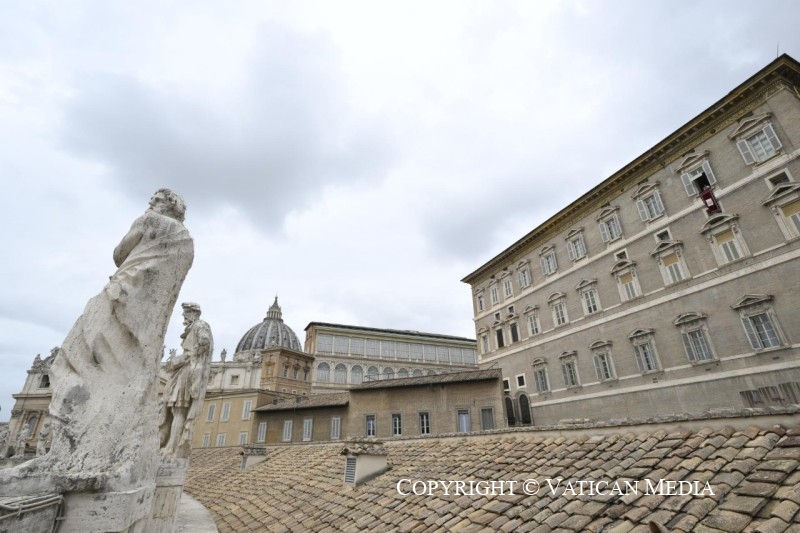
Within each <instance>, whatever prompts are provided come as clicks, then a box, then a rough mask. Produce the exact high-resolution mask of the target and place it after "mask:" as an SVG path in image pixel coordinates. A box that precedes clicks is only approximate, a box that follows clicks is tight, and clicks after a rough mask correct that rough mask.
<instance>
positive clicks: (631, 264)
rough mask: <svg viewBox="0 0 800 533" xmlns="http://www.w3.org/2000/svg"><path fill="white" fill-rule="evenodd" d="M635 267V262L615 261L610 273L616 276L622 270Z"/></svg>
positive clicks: (626, 260)
mask: <svg viewBox="0 0 800 533" xmlns="http://www.w3.org/2000/svg"><path fill="white" fill-rule="evenodd" d="M635 266H636V261H630V260H628V259H623V260H622V261H617V262H616V263H614V266H613V267H611V273H612V274H616V273H617V272H620V271H622V270H625V269H626V268H627V269H631V268H633V267H635Z"/></svg>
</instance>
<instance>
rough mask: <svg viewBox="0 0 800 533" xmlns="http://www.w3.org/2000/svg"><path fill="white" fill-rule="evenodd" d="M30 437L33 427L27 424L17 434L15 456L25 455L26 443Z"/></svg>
mask: <svg viewBox="0 0 800 533" xmlns="http://www.w3.org/2000/svg"><path fill="white" fill-rule="evenodd" d="M29 438H31V428H30V426H28V425H27V424H25V425H24V426H22V429H20V430H19V433H18V434H17V445H16V447H15V448H14V457H17V458H22V457H25V445H26V444H27V442H28V439H29Z"/></svg>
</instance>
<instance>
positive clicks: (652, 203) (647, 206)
mask: <svg viewBox="0 0 800 533" xmlns="http://www.w3.org/2000/svg"><path fill="white" fill-rule="evenodd" d="M636 207H637V208H638V209H639V217H640V218H641V219H642V221H644V222H647V221H650V220H653V219H655V218H658V217H660V216H661V214H662V213H663V212H664V204H663V202H661V195H660V194H659V193H658V191H653V193H652V194H650V195H649V196H645V197H644V198H642V199H641V200H639V201H637V202H636Z"/></svg>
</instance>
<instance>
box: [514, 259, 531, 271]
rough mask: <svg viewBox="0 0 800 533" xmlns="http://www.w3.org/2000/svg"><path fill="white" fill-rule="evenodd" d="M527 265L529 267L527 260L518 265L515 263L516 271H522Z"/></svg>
mask: <svg viewBox="0 0 800 533" xmlns="http://www.w3.org/2000/svg"><path fill="white" fill-rule="evenodd" d="M528 265H530V261H528V260H527V259H525V260H522V261H520V262H519V263H517V270H522V269H523V268H525V267H526V266H528Z"/></svg>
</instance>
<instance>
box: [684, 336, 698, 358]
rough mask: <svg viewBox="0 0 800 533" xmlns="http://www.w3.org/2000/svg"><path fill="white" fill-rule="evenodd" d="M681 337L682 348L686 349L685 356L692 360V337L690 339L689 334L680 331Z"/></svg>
mask: <svg viewBox="0 0 800 533" xmlns="http://www.w3.org/2000/svg"><path fill="white" fill-rule="evenodd" d="M681 339H683V349H684V350H686V357H687V358H688V359H689V361H694V360H695V359H696V357H695V354H694V347H693V346H692V339H690V338H689V335H688V334H686V333H681Z"/></svg>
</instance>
